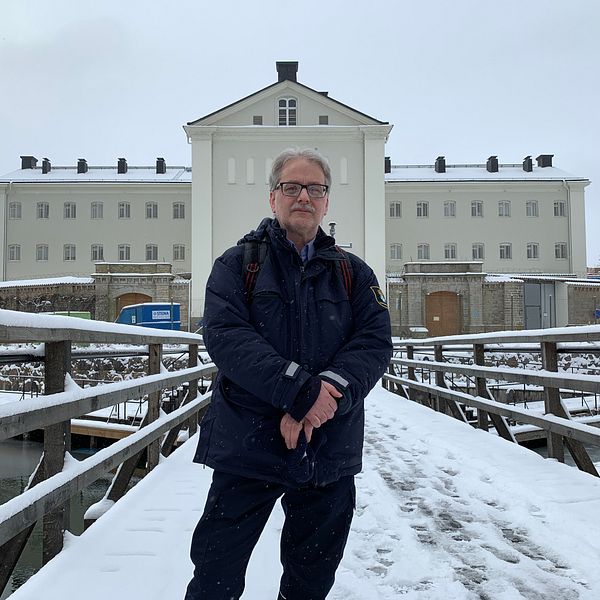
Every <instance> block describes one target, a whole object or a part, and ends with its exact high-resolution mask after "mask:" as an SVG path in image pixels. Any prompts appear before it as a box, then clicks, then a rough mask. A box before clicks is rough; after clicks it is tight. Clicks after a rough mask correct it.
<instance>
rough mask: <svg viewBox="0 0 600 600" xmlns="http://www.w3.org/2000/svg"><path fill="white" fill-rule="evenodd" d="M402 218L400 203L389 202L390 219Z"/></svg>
mask: <svg viewBox="0 0 600 600" xmlns="http://www.w3.org/2000/svg"><path fill="white" fill-rule="evenodd" d="M401 216H402V202H390V217H391V218H392V219H399V218H400V217H401Z"/></svg>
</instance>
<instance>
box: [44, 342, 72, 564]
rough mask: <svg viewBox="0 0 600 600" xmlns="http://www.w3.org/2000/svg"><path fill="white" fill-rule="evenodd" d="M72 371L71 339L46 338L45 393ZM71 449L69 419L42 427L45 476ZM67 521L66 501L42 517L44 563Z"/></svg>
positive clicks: (57, 470)
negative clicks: (47, 340)
mask: <svg viewBox="0 0 600 600" xmlns="http://www.w3.org/2000/svg"><path fill="white" fill-rule="evenodd" d="M70 371H71V342H70V340H66V341H61V342H47V343H46V345H45V356H44V380H45V394H46V395H48V394H56V393H58V392H62V391H64V389H65V376H66V375H67V373H70ZM70 450H71V422H70V421H63V422H62V423H56V424H55V425H50V426H48V427H46V428H45V429H44V479H48V478H49V477H52V476H53V475H56V474H57V473H60V472H61V471H62V470H63V467H64V464H65V452H69V451H70ZM68 523H69V505H68V503H67V504H65V505H63V506H61V507H60V508H58V509H56V510H54V511H52V512H50V513H48V514H47V515H46V516H45V517H44V519H43V533H42V539H43V549H42V561H43V564H46V563H47V562H48V561H50V560H51V559H52V558H54V557H55V556H56V555H57V554H58V553H59V552H60V551H61V550H62V547H63V536H64V532H65V529H66V528H67V525H68Z"/></svg>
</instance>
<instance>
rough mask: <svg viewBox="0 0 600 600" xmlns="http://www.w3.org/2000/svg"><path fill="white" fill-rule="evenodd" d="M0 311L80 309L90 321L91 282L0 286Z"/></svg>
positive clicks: (92, 308)
mask: <svg viewBox="0 0 600 600" xmlns="http://www.w3.org/2000/svg"><path fill="white" fill-rule="evenodd" d="M40 281H43V280H40ZM0 308H3V309H6V310H19V311H22V312H31V313H41V312H58V311H70V310H73V311H75V310H78V311H79V310H81V311H89V312H90V313H91V315H92V319H94V318H96V293H95V288H94V284H93V283H88V284H70V283H55V284H51V285H15V286H13V287H2V288H0Z"/></svg>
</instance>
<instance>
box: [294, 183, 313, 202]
mask: <svg viewBox="0 0 600 600" xmlns="http://www.w3.org/2000/svg"><path fill="white" fill-rule="evenodd" d="M297 200H298V202H304V203H305V204H309V203H310V196H309V195H308V190H307V189H306V188H305V187H303V188H302V189H301V190H300V195H299V196H298V198H297Z"/></svg>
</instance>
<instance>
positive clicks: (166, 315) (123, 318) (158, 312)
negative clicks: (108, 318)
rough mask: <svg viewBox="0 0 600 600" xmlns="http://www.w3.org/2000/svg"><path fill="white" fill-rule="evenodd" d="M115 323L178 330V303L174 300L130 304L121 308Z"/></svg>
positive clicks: (179, 321)
mask: <svg viewBox="0 0 600 600" xmlns="http://www.w3.org/2000/svg"><path fill="white" fill-rule="evenodd" d="M117 323H123V324H125V325H138V326H140V327H155V328H157V329H175V330H177V331H179V330H180V329H181V317H180V305H179V304H178V303H176V302H173V303H169V302H144V303H143V304H130V305H129V306H125V307H123V308H122V309H121V312H120V313H119V316H118V317H117Z"/></svg>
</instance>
